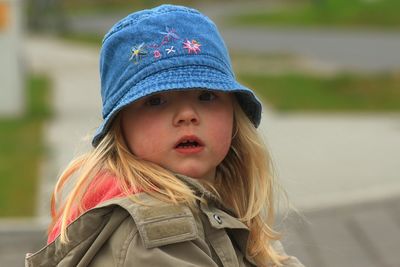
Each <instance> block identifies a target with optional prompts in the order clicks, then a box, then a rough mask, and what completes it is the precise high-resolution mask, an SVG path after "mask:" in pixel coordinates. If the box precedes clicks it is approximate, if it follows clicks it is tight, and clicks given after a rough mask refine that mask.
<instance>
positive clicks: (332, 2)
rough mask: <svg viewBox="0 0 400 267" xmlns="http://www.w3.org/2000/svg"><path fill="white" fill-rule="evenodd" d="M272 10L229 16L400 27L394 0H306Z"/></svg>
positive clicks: (238, 21)
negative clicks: (294, 5) (291, 6)
mask: <svg viewBox="0 0 400 267" xmlns="http://www.w3.org/2000/svg"><path fill="white" fill-rule="evenodd" d="M303 3H304V4H303V5H300V6H298V5H296V7H295V8H287V9H282V10H279V11H276V12H271V11H269V10H260V11H255V12H254V13H250V14H242V15H237V16H234V17H232V18H230V20H229V21H230V22H231V23H233V24H235V25H290V26H315V25H317V26H333V27H342V26H343V27H345V26H346V27H349V26H350V27H377V28H394V29H399V28H400V15H399V10H400V1H398V0H309V1H303Z"/></svg>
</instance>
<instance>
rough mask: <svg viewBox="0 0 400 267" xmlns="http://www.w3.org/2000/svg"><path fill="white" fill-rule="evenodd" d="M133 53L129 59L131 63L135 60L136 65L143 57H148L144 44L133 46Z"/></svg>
mask: <svg viewBox="0 0 400 267" xmlns="http://www.w3.org/2000/svg"><path fill="white" fill-rule="evenodd" d="M131 53H132V55H131V57H130V58H129V61H131V60H133V62H134V63H135V64H138V63H139V61H140V59H141V58H142V57H143V56H145V55H147V50H146V48H145V47H144V43H141V44H140V45H136V46H133V47H132V48H131Z"/></svg>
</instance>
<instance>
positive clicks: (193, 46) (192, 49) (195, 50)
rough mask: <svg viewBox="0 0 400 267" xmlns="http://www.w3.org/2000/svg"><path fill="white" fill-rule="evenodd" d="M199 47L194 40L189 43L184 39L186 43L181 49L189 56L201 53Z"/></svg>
mask: <svg viewBox="0 0 400 267" xmlns="http://www.w3.org/2000/svg"><path fill="white" fill-rule="evenodd" d="M200 46H201V44H200V43H199V42H197V41H196V40H192V41H189V40H188V39H186V41H185V42H184V43H183V48H185V49H187V51H188V53H189V54H191V53H195V54H197V53H198V52H201V50H200Z"/></svg>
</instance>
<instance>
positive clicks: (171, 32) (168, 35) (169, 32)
mask: <svg viewBox="0 0 400 267" xmlns="http://www.w3.org/2000/svg"><path fill="white" fill-rule="evenodd" d="M160 33H161V34H163V35H164V39H163V42H162V44H163V43H167V42H169V41H171V39H175V40H178V39H179V36H178V34H177V33H176V30H175V29H170V28H169V27H168V26H167V27H165V32H160Z"/></svg>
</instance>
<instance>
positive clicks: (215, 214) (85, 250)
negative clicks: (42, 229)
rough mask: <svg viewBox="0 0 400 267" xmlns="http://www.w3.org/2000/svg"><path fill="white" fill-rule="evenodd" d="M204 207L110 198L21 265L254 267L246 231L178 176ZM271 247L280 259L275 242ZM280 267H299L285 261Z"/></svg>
mask: <svg viewBox="0 0 400 267" xmlns="http://www.w3.org/2000/svg"><path fill="white" fill-rule="evenodd" d="M179 178H181V179H182V180H183V181H184V182H186V183H187V184H188V185H189V186H190V187H191V188H193V189H194V190H195V191H196V192H197V193H198V194H200V195H202V196H203V197H204V198H205V199H206V200H207V203H208V205H205V204H202V203H199V204H198V212H192V211H191V210H190V209H189V208H188V207H187V206H185V205H173V204H168V203H164V202H161V201H159V200H157V199H154V198H152V197H150V196H149V195H147V194H145V193H140V194H138V195H137V196H138V198H139V200H140V201H142V202H144V203H146V204H147V203H148V204H149V205H139V204H137V203H134V202H132V201H131V200H130V199H129V198H127V197H121V198H115V199H111V200H109V201H107V202H104V203H102V204H100V205H98V206H97V207H96V208H94V209H91V210H89V211H87V212H86V213H84V214H83V215H81V216H80V217H79V218H78V219H76V220H75V221H74V222H72V223H71V224H70V225H69V226H68V236H69V238H70V240H71V241H70V242H68V243H67V244H62V243H61V242H60V240H59V238H57V239H56V240H55V241H54V242H52V243H50V244H49V245H47V246H46V247H44V248H43V249H41V250H40V251H39V252H37V253H35V254H29V255H27V257H26V260H25V266H27V267H30V266H59V267H67V266H78V267H83V266H90V267H100V266H101V267H104V266H118V267H128V266H129V267H136V266H137V267H139V266H152V267H153V266H154V267H156V266H162V267H169V266H171V267H176V266H207V267H216V266H226V267H228V266H229V267H239V266H240V267H242V266H255V265H254V264H253V262H252V260H251V259H249V258H247V257H246V255H245V251H246V242H247V237H248V233H249V231H248V228H247V226H246V225H244V224H243V223H242V222H240V221H239V220H237V219H236V218H235V217H233V216H231V215H230V214H229V213H228V212H227V211H226V209H224V208H223V207H222V205H221V204H220V203H218V202H217V201H216V198H215V197H213V195H212V194H211V193H210V192H208V191H206V190H205V189H204V188H203V187H202V186H201V185H200V184H199V183H198V182H196V181H194V180H193V179H190V178H187V177H181V176H179ZM274 246H275V248H276V249H277V250H278V251H279V252H281V253H282V254H284V251H283V248H282V246H281V245H280V243H279V242H276V243H275V244H274ZM284 266H285V267H302V266H303V265H302V264H301V263H300V262H299V261H298V260H297V259H296V258H294V257H289V258H288V260H287V261H286V262H285V265H284Z"/></svg>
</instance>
